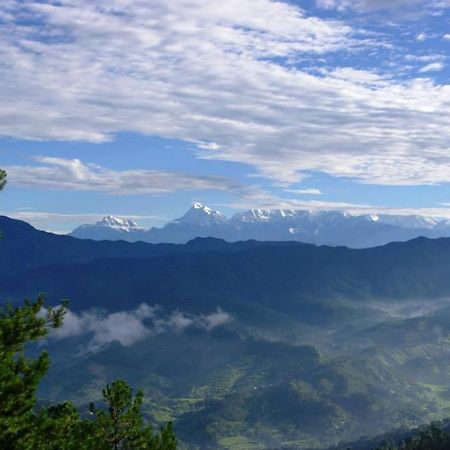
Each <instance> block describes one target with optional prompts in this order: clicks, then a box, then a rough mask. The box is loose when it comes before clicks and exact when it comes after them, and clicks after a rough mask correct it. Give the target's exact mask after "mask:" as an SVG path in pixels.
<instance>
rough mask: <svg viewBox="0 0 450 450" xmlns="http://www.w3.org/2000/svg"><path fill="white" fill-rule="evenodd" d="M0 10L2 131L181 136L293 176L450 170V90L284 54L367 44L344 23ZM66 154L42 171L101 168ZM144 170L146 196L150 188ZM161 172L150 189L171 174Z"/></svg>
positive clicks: (277, 14)
mask: <svg viewBox="0 0 450 450" xmlns="http://www.w3.org/2000/svg"><path fill="white" fill-rule="evenodd" d="M334 3H336V4H340V3H342V2H334ZM344 3H345V2H344ZM344 3H342V4H344ZM347 3H348V2H347ZM359 3H361V2H359ZM390 3H395V4H396V5H398V6H399V5H400V4H402V2H400V1H397V2H390ZM403 3H404V2H403ZM330 4H331V3H330ZM382 4H387V3H382ZM361 5H365V7H369V6H373V5H375V2H374V1H370V2H369V1H366V2H363V3H361ZM237 11H238V13H237ZM0 13H1V14H2V17H3V16H5V17H7V18H8V17H9V19H6V20H7V23H5V24H4V26H2V28H1V30H0V33H1V34H0V61H2V62H1V63H0V83H1V84H2V85H4V86H8V89H3V90H1V91H0V117H1V121H0V135H4V136H12V137H16V138H29V139H59V140H87V141H93V142H102V141H105V140H108V139H111V138H112V137H113V135H114V134H115V133H118V132H121V131H128V132H136V133H143V134H146V135H157V136H162V137H166V138H175V139H181V140H185V141H189V142H194V143H198V144H199V149H198V156H199V157H202V158H211V159H221V160H227V161H235V162H241V163H245V164H249V165H251V166H252V167H254V168H255V169H256V171H257V173H258V174H260V175H262V176H264V177H267V178H270V179H272V180H274V181H276V182H277V183H284V184H287V183H293V182H297V181H298V180H299V179H301V178H302V177H303V176H304V175H305V174H306V173H308V172H310V171H318V172H324V173H326V174H329V175H332V176H340V177H351V178H354V179H357V180H360V181H362V182H365V183H377V184H401V185H408V184H410V185H414V184H430V183H440V182H449V181H450V155H449V152H448V148H449V146H450V129H449V127H448V126H447V122H446V117H447V116H448V115H449V113H450V87H449V86H447V85H445V86H442V85H439V84H436V83H434V82H433V81H432V80H430V79H426V80H424V79H416V80H414V79H413V80H409V81H396V80H395V79H394V78H393V77H389V76H388V75H385V76H380V75H379V74H378V73H375V72H373V71H368V70H365V71H364V70H355V69H353V68H347V69H346V68H340V69H338V70H335V71H328V72H322V73H320V74H317V72H309V71H308V70H307V69H305V68H303V67H302V64H301V63H299V64H298V65H297V66H296V67H287V66H284V65H283V64H282V61H284V60H285V58H293V59H296V58H298V57H299V56H309V57H311V55H316V56H321V57H322V56H323V57H326V56H327V55H328V54H329V53H330V52H337V51H341V50H343V51H346V52H347V51H349V52H353V51H358V50H361V49H366V48H367V46H371V49H372V48H373V45H374V43H373V42H372V41H368V40H367V36H364V37H362V36H358V35H357V33H356V32H355V31H354V30H352V29H351V28H350V27H349V26H347V25H345V24H343V23H342V22H338V21H327V20H323V19H319V18H313V17H307V16H306V15H305V13H304V12H303V11H302V10H300V9H299V8H296V7H295V6H293V5H290V4H288V3H284V2H276V1H271V0H229V1H227V2H223V1H219V0H211V1H208V2H205V1H203V0H189V1H188V0H173V1H172V0H171V1H170V2H167V1H163V0H146V1H143V0H126V1H124V0H111V1H110V2H108V3H107V5H105V3H104V2H100V0H89V1H88V0H76V1H75V0H62V1H59V2H51V1H50V0H48V1H46V2H37V1H32V0H27V1H18V0H10V1H8V2H1V3H0ZM14 16H16V17H20V18H21V22H20V23H15V22H13V20H12V18H13V17H14ZM8 20H9V22H8ZM25 23H26V25H24V24H25ZM308 68H310V64H308ZM313 73H314V74H313ZM64 164H65V165H64ZM64 164H63V165H57V162H56V161H47V162H46V167H50V168H51V171H50V172H49V171H43V172H42V177H40V178H41V179H43V178H45V176H46V174H47V173H53V171H54V170H56V167H57V168H58V170H60V171H61V170H65V171H66V172H67V173H69V174H70V176H71V179H76V180H78V181H77V186H79V185H80V184H82V182H84V180H86V179H88V180H89V177H91V175H92V174H94V175H95V176H94V178H93V179H92V178H91V179H90V182H91V184H92V183H95V182H96V179H95V177H97V176H100V178H101V175H98V174H99V172H101V171H102V170H103V169H102V168H94V167H93V166H87V167H83V166H80V165H78V163H77V162H75V161H72V162H71V163H70V164H69V165H68V164H67V163H64ZM85 166H86V165H85ZM33 170H35V169H33ZM122 174H123V173H122ZM19 175H20V174H18V173H17V172H16V175H15V176H17V177H19ZM136 175H138V179H139V180H141V181H142V183H143V184H139V186H141V188H142V189H143V191H144V192H149V190H150V191H151V190H152V189H153V188H152V187H150V188H149V187H148V182H149V180H148V178H146V177H145V175H144V176H143V177H142V173H140V174H136ZM147 175H149V174H147ZM23 176H25V175H23ZM158 176H159V175H158V174H157V173H155V178H158ZM164 177H165V178H164ZM159 180H160V181H161V184H158V183H156V184H155V187H154V190H155V191H156V192H161V189H162V191H164V186H165V185H166V183H167V182H168V181H169V180H168V178H167V174H166V175H164V174H163V175H161V176H159ZM48 183H49V184H52V182H51V180H49V181H48ZM192 183H194V184H195V183H197V186H200V187H199V189H203V188H205V189H206V188H207V187H206V186H210V185H211V184H213V185H214V184H215V183H216V181H214V180H211V179H209V180H200V179H192V178H189V177H187V178H185V181H184V184H183V182H181V184H180V186H184V185H186V184H190V185H192ZM55 185H56V183H53V184H52V188H54V187H55ZM162 185H164V186H162ZM99 186H100V188H102V189H103V188H104V189H110V187H109V186H106V185H105V182H104V180H100V182H99ZM126 187H127V186H122V187H121V189H125V190H126ZM181 188H183V187H181ZM117 192H119V191H117Z"/></svg>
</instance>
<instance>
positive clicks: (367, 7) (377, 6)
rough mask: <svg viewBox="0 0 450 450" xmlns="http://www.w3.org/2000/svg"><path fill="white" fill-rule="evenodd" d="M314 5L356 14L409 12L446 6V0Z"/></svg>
mask: <svg viewBox="0 0 450 450" xmlns="http://www.w3.org/2000/svg"><path fill="white" fill-rule="evenodd" d="M316 3H317V5H318V6H319V7H321V8H325V9H337V10H339V11H345V10H348V9H351V10H355V11H358V12H374V11H388V10H405V9H406V10H410V9H413V8H417V7H419V6H421V5H427V6H428V7H429V8H431V9H435V8H445V7H447V6H448V2H446V0H444V1H439V0H431V1H430V0H316Z"/></svg>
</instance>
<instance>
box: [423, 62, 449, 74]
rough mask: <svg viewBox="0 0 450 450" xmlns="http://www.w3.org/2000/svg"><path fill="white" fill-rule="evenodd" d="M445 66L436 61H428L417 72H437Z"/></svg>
mask: <svg viewBox="0 0 450 450" xmlns="http://www.w3.org/2000/svg"><path fill="white" fill-rule="evenodd" d="M444 68H445V64H443V63H440V62H436V63H430V64H427V65H426V66H424V67H422V68H421V69H420V70H419V72H420V73H428V72H439V71H441V70H443V69H444Z"/></svg>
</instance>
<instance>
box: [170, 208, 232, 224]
mask: <svg viewBox="0 0 450 450" xmlns="http://www.w3.org/2000/svg"><path fill="white" fill-rule="evenodd" d="M226 221H227V219H226V217H225V216H223V215H222V213H221V212H220V211H217V210H214V209H212V208H209V207H208V206H206V205H203V204H202V203H199V202H195V203H193V205H192V207H191V209H190V210H189V211H188V212H187V213H186V214H185V215H184V216H183V217H180V218H179V219H177V220H175V222H177V223H184V224H189V225H200V226H211V225H217V224H222V223H225V222H226Z"/></svg>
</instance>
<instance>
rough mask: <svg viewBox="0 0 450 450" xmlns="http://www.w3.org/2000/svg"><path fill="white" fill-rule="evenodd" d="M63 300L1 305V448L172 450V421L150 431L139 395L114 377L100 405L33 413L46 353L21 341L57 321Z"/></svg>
mask: <svg viewBox="0 0 450 450" xmlns="http://www.w3.org/2000/svg"><path fill="white" fill-rule="evenodd" d="M66 305H67V303H66V302H63V304H62V305H61V306H60V307H58V308H56V309H51V308H47V309H45V308H44V297H43V296H42V295H41V296H39V297H38V298H37V300H36V301H34V302H31V301H28V300H26V301H25V303H24V305H22V306H18V307H13V306H12V305H11V304H7V305H6V306H4V307H3V308H0V448H1V449H8V450H93V449H95V450H176V448H177V441H176V437H175V435H174V433H173V430H172V426H171V424H168V425H166V426H165V427H164V428H162V430H161V431H160V433H154V432H153V430H152V427H151V426H150V425H149V424H147V423H146V422H145V420H144V417H143V415H142V412H141V407H142V403H143V393H142V391H138V392H137V393H136V394H135V395H133V390H132V389H131V388H130V387H129V386H128V385H127V384H126V383H125V382H124V381H120V380H119V381H116V382H114V383H112V384H111V385H108V386H106V388H105V389H104V390H103V402H104V405H103V406H100V407H97V406H94V405H91V407H90V416H89V417H88V418H82V417H81V416H80V413H79V411H78V410H77V408H75V406H74V405H73V404H71V403H70V402H65V403H62V404H59V405H52V406H49V407H45V408H44V407H43V408H41V409H40V410H39V411H37V407H36V390H37V388H38V386H39V383H40V382H41V380H42V378H43V377H44V375H45V373H46V372H47V370H48V367H49V364H50V359H49V355H48V353H47V352H46V351H42V352H41V353H40V354H39V355H38V356H37V357H29V356H27V354H26V344H28V343H31V342H33V341H37V340H39V339H41V338H43V337H45V336H46V335H47V334H48V332H49V330H50V329H52V328H58V327H60V326H61V325H62V323H63V320H64V314H65V312H66Z"/></svg>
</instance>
